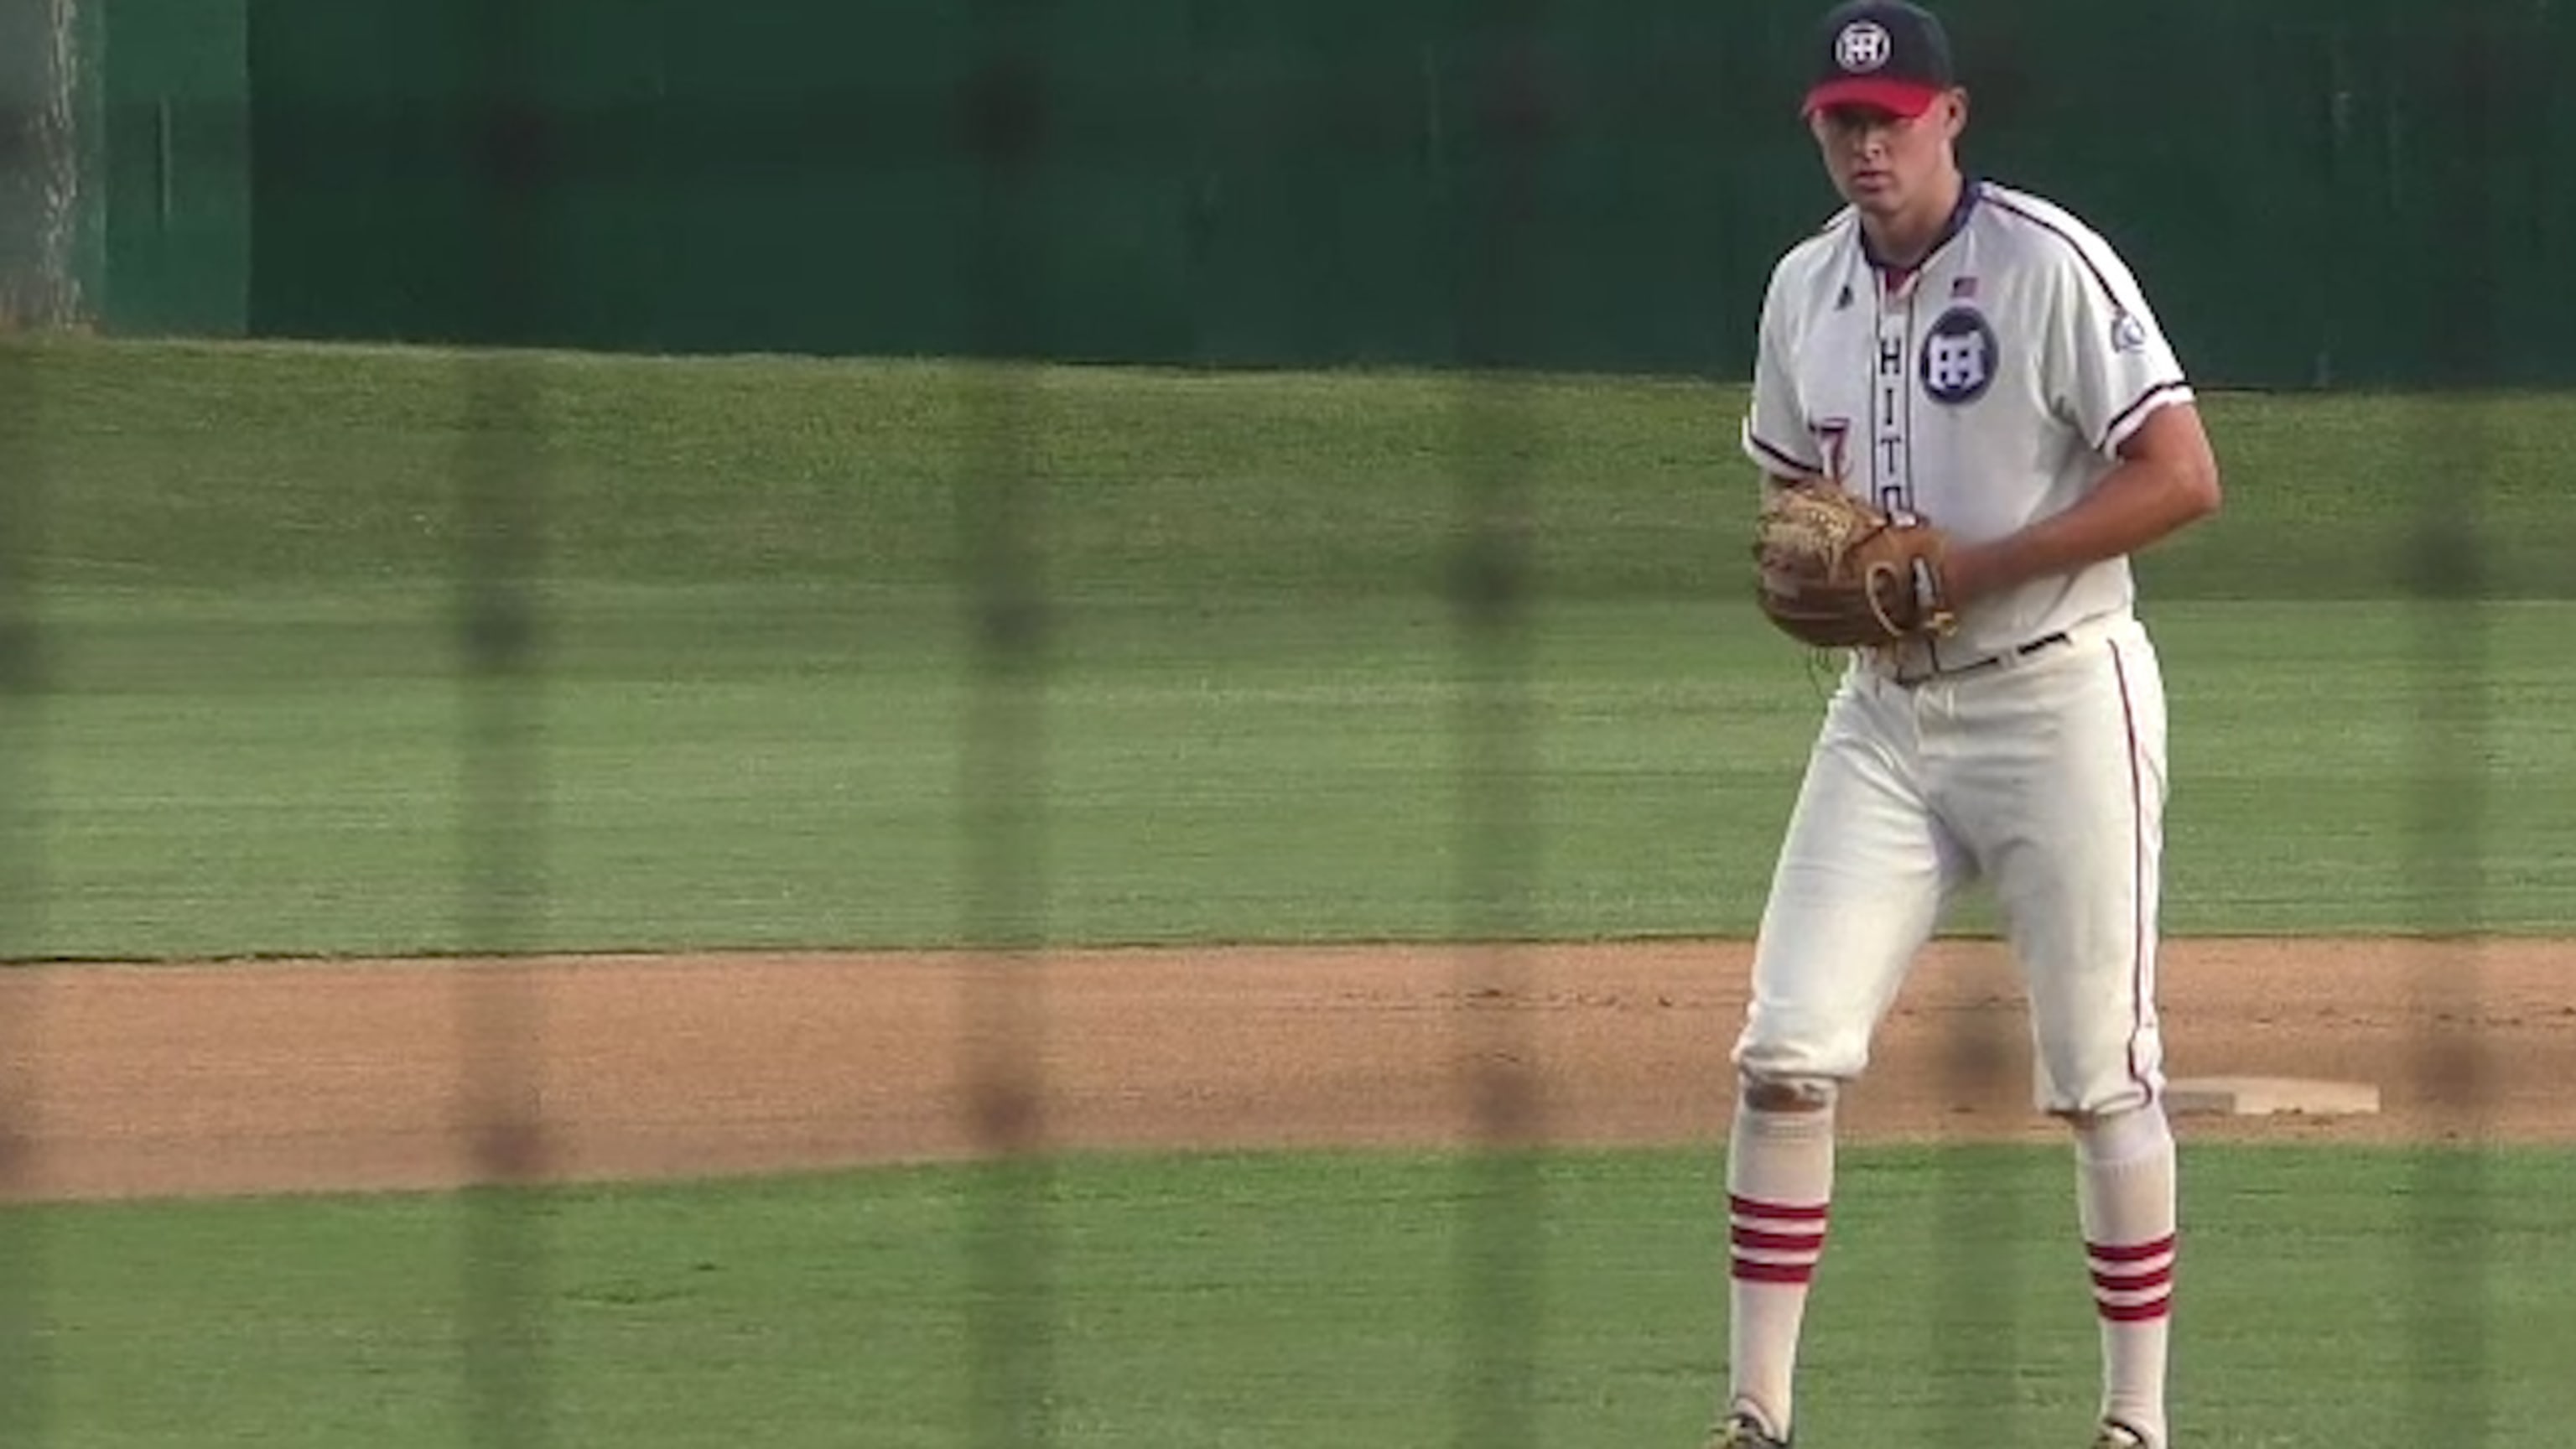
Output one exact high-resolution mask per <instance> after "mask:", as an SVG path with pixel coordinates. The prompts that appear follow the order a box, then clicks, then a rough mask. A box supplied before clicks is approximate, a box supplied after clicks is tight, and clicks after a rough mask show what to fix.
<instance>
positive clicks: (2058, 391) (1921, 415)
mask: <svg viewBox="0 0 2576 1449" xmlns="http://www.w3.org/2000/svg"><path fill="white" fill-rule="evenodd" d="M2191 396H2192V393H2191V389H2190V386H2189V385H2188V383H2187V381H2186V379H2185V377H2184V374H2183V370H2182V367H2181V365H2180V363H2178V362H2177V361H2176V360H2175V357H2174V353H2173V348H2172V347H2171V345H2170V344H2168V343H2167V342H2166V340H2165V335H2164V331H2163V329H2162V328H2161V327H2159V326H2158V325H2157V323H2156V318H2155V314H2154V312H2153V310H2152V309H2150V308H2149V307H2148V305H2147V300H2146V297H2145V295H2144V294H2143V293H2142V292H2141V291H2140V290H2139V287H2138V284H2137V281H2136V279H2135V278H2134V277H2132V276H2131V275H2130V272H2129V269H2128V267H2127V265H2126V264H2124V263H2123V262H2122V261H2121V260H2120V258H2119V256H2118V254H2117V253H2115V252H2114V251H2113V250H2112V248H2111V246H2110V244H2109V243H2108V242H2105V241H2104V240H2103V239H2102V238H2101V237H2100V236H2098V235H2096V234H2095V233H2094V232H2093V230H2092V229H2091V228H2090V227H2087V226H2086V225H2084V223H2082V222H2081V221H2078V220H2077V219H2076V218H2074V217H2073V216H2071V215H2069V214H2068V213H2067V212H2065V211H2064V210H2062V209H2061V208H2059V207H2057V206H2054V205H2052V204H2050V203H2049V202H2046V201H2043V200H2041V199H2039V198H2037V197H2034V196H2029V195H2026V194H2024V193H2022V192H2018V191H2013V190H2010V189H2008V188H2006V187H2002V186H1997V185H1995V184H1993V183H1991V182H1977V181H1971V182H1970V183H1969V184H1968V187H1967V190H1966V192H1965V193H1964V194H1963V195H1962V197H1961V199H1960V204H1959V210H1958V212H1957V213H1956V214H1954V215H1953V216H1952V218H1951V220H1950V224H1949V227H1948V229H1947V230H1946V231H1945V232H1944V233H1943V236H1942V239H1941V240H1940V242H1939V243H1938V244H1937V245H1936V246H1935V247H1934V248H1933V249H1932V251H1931V253H1930V254H1929V255H1928V256H1927V257H1925V259H1924V260H1923V262H1922V264H1921V265H1920V266H1919V267H1918V268H1917V269H1916V270H1915V271H1913V272H1912V273H1909V274H1898V273H1894V272H1891V271H1889V270H1887V269H1883V268H1881V267H1879V266H1878V265H1877V264H1876V263H1875V261H1874V260H1873V258H1872V257H1871V256H1870V255H1869V253H1868V250H1867V242H1866V240H1865V239H1864V237H1863V235H1862V232H1861V227H1860V221H1859V218H1858V215H1857V213H1855V212H1853V211H1851V210H1848V209H1846V210H1845V211H1844V212H1842V213H1841V214H1840V215H1838V216H1836V217H1835V218H1834V219H1833V221H1832V222H1830V223H1829V224H1827V226H1826V227H1825V229H1824V230H1823V231H1821V232H1819V233H1818V234H1817V235H1815V236H1814V237H1811V238H1809V239H1808V240H1807V241H1805V242H1803V243H1801V244H1800V245H1798V246H1797V247H1795V248H1793V249H1791V250H1790V252H1789V253H1788V254H1787V255H1786V256H1785V257H1783V258H1782V259H1781V260H1780V263H1779V266H1778V267H1777V268H1776V269H1775V270H1774V271H1773V273H1772V277H1771V286H1770V291H1769V293H1768V295H1767V296H1766V297H1765V298H1764V301H1763V308H1762V333H1761V341H1760V347H1759V352H1758V357H1757V361H1756V364H1755V368H1754V388H1753V406H1752V411H1751V414H1750V416H1748V417H1747V418H1746V419H1745V423H1744V448H1745V451H1746V452H1747V453H1748V454H1750V455H1751V456H1752V458H1753V460H1754V461H1755V462H1756V463H1757V464H1759V465H1760V466H1761V467H1762V468H1763V469H1764V470H1765V471H1766V472H1768V473H1771V474H1774V475H1783V476H1787V475H1806V474H1812V475H1819V476H1823V477H1827V478H1831V479H1834V480H1836V481H1838V482H1840V483H1841V484H1842V485H1843V486H1844V487H1845V488H1847V489H1849V490H1850V491H1851V492H1853V493H1855V494H1858V495H1860V496H1863V497H1867V498H1870V499H1873V500H1874V501H1876V502H1878V503H1879V504H1880V505H1881V506H1882V507H1887V508H1891V509H1900V508H1901V509H1910V510H1912V511H1914V512H1916V513H1919V514H1921V515H1923V516H1924V517H1925V518H1926V519H1928V520H1930V521H1931V522H1933V523H1935V524H1938V525H1939V526H1940V527H1942V528H1943V529H1945V530H1947V531H1948V532H1949V533H1950V534H1951V535H1952V536H1954V537H1956V538H1958V539H1960V540H1962V541H1966V542H1971V543H1973V542H1980V541H1983V540H1986V539H1992V538H1998V537H2001V536H2003V535H2005V534H2008V533H2011V532H2013V531H2015V530H2017V529H2019V528H2021V527H2023V526H2024V525H2026V524H2029V523H2031V522H2033V521H2035V520H2037V519H2040V518H2044V517H2047V516H2049V515H2051V514H2054V513H2058V512H2062V511H2064V510H2065V509H2066V508H2068V507H2069V506H2071V505H2073V504H2074V503H2075V502H2076V501H2077V500H2078V499H2080V498H2082V497H2083V496H2084V495H2085V494H2086V493H2087V492H2089V491H2091V489H2092V488H2093V486H2094V485H2095V484H2097V483H2099V482H2100V481H2101V480H2102V478H2103V477H2104V475H2106V474H2108V473H2109V472H2110V471H2111V469H2112V468H2113V467H2114V466H2115V465H2116V464H2117V462H2118V456H2117V449H2118V448H2119V446H2120V444H2121V443H2122V442H2123V441H2125V440H2126V439H2127V438H2128V436H2129V435H2130V434H2131V433H2133V432H2135V431H2136V430H2137V428H2138V425H2139V424H2140V423H2142V422H2144V421H2145V420H2146V418H2147V417H2148V416H2149V415H2150V414H2151V413H2153V412H2154V411H2155V410H2156V409H2157V408H2159V407H2163V406H2166V405H2169V404H2172V403H2177V402H2185V401H2189V400H2190V399H2191ZM2133 600H2134V584H2133V581H2132V579H2131V576H2130V572H2129V564H2128V561H2127V560H2126V559H2110V560H2107V561H2105V562H2102V563H2098V564H2094V565H2092V566H2090V567H2088V568H2085V569H2083V570H2081V571H2079V572H2077V573H2074V574H2072V575H2062V576H2058V577H2053V578H2043V579H2039V580H2035V581H2033V582H2031V583H2029V584H2026V585H2023V586H2022V587H2020V588H2018V589H2014V590H2010V591H2008V592H2004V593H2001V594H1997V595H1994V596H1992V597H1990V598H1985V599H1980V600H1978V601H1977V602H1975V603H1974V604H1971V605H1970V606H1968V607H1967V608H1966V609H1965V610H1963V611H1962V612H1961V615H1960V619H1959V633H1958V636H1957V637H1956V638H1955V639H1952V640H1945V641H1942V642H1941V643H1940V644H1939V645H1938V646H1937V648H1938V657H1939V659H1940V661H1941V662H1942V663H1944V664H1952V663H1957V662H1961V661H1965V660H1969V659H1974V658H1977V657H1979V656H1983V655H1990V654H1994V653H1997V652H1999V651H2002V650H2007V649H2011V648H2013V647H2015V646H2017V645H2021V644H2024V643H2028V642H2030V641H2032V640H2036V639H2040V638H2044V637H2046V636H2048V635H2050V634H2053V633H2055V632H2057V631H2059V630H2063V629H2068V628H2071V627H2073V626H2075V625H2077V624H2080V623H2083V622H2086V621H2088V620H2093V619H2100V618H2104V617H2106V616H2115V615H2118V614H2121V613H2124V612H2125V611H2127V610H2128V609H2129V608H2130V606H2131V605H2132V603H2133Z"/></svg>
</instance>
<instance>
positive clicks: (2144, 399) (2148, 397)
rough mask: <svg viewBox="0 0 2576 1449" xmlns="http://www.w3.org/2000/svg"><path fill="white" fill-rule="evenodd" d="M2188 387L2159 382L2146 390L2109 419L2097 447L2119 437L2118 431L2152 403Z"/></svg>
mask: <svg viewBox="0 0 2576 1449" xmlns="http://www.w3.org/2000/svg"><path fill="white" fill-rule="evenodd" d="M2188 386H2190V384H2189V383H2186V382H2183V381H2181V380H2179V379H2177V380H2175V381H2172V382H2160V383H2157V384H2156V385H2155V386H2153V387H2151V388H2148V389H2147V390H2146V391H2145V392H2143V393H2141V394H2139V396H2138V400H2137V401H2136V402H2133V403H2131V404H2129V405H2128V406H2127V407H2125V408H2122V409H2121V410H2120V415H2119V416H2118V417H2116V418H2113V419H2111V426H2109V427H2107V428H2104V429H2103V430H2102V436H2101V439H2100V440H2099V442H2098V443H2097V446H2101V447H2107V446H2109V445H2110V442H2111V440H2112V439H2113V438H2116V437H2118V436H2120V429H2122V428H2124V427H2127V426H2128V425H2129V419H2131V418H2134V417H2136V416H2137V415H2138V414H2140V413H2142V412H2145V411H2146V410H2147V407H2148V405H2149V404H2151V403H2153V402H2154V401H2155V400H2156V399H2158V398H2160V397H2163V396H2165V395H2166V394H2167V393H2176V392H2181V391H2182V390H2183V389H2184V388H2186V387H2188Z"/></svg>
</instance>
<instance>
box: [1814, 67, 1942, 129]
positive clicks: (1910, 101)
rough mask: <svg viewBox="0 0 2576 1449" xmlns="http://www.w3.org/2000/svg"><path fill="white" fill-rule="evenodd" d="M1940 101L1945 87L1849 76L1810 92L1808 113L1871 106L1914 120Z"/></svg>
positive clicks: (1829, 82)
mask: <svg viewBox="0 0 2576 1449" xmlns="http://www.w3.org/2000/svg"><path fill="white" fill-rule="evenodd" d="M1939 99H1941V88H1940V87H1938V86H1927V85H1925V84H1923V83H1922V82H1921V81H1909V80H1893V79H1889V78H1887V77H1883V76H1872V75H1847V76H1843V77H1841V78H1840V79H1838V80H1829V81H1826V82H1825V83H1824V84H1823V85H1820V86H1818V87H1816V88H1815V89H1814V90H1811V91H1809V92H1807V104H1806V107H1805V110H1804V114H1806V115H1810V116H1812V115H1814V114H1815V113H1816V112H1818V111H1821V110H1823V109H1824V108H1826V107H1827V106H1869V107H1872V108H1874V109H1877V110H1882V111H1885V112H1887V113H1888V114H1889V115H1892V116H1903V117H1905V118H1906V119H1908V120H1911V119H1913V118H1914V117H1916V116H1919V115H1922V114H1923V113H1924V112H1925V111H1928V110H1930V109H1932V103H1933V102H1934V101H1937V100H1939Z"/></svg>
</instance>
